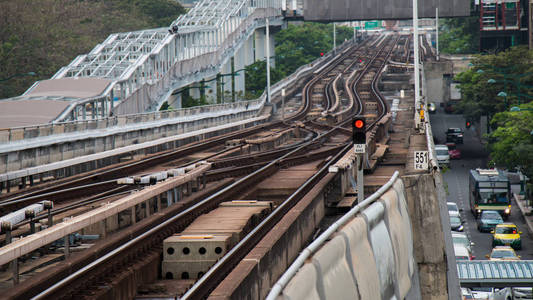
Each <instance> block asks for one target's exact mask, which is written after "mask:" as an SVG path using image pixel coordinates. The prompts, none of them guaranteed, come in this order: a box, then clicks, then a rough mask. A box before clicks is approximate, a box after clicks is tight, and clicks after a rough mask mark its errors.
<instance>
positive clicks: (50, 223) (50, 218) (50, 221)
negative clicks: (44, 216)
mask: <svg viewBox="0 0 533 300" xmlns="http://www.w3.org/2000/svg"><path fill="white" fill-rule="evenodd" d="M52 226H54V216H52V210H51V209H49V210H48V227H52Z"/></svg>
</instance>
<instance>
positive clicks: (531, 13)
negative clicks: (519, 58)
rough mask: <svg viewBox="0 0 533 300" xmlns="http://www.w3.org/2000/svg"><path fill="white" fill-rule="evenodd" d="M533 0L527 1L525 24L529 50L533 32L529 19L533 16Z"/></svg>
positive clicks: (531, 46)
mask: <svg viewBox="0 0 533 300" xmlns="http://www.w3.org/2000/svg"><path fill="white" fill-rule="evenodd" d="M531 4H533V0H529V1H528V8H529V10H528V16H527V26H528V33H529V35H528V44H529V50H531V49H533V33H532V32H531V31H532V30H533V28H532V27H533V25H532V24H531V20H532V18H533V6H532V5H531Z"/></svg>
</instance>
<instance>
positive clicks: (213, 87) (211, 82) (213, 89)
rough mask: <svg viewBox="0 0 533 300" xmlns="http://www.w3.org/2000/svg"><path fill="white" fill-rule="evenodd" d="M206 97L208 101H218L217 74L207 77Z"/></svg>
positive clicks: (213, 102)
mask: <svg viewBox="0 0 533 300" xmlns="http://www.w3.org/2000/svg"><path fill="white" fill-rule="evenodd" d="M205 85H206V88H205V97H206V100H207V102H208V103H212V104H215V103H217V81H216V76H213V77H207V78H205Z"/></svg>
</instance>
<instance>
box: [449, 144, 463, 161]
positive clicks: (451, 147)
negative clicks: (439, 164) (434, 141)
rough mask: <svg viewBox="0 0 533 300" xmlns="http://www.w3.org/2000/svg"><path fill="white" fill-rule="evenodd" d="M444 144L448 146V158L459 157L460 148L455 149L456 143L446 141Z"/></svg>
mask: <svg viewBox="0 0 533 300" xmlns="http://www.w3.org/2000/svg"><path fill="white" fill-rule="evenodd" d="M446 146H448V154H449V155H450V159H460V158H461V150H459V149H457V145H456V144H455V143H446Z"/></svg>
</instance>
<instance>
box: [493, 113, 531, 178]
mask: <svg viewBox="0 0 533 300" xmlns="http://www.w3.org/2000/svg"><path fill="white" fill-rule="evenodd" d="M520 109H521V111H517V112H500V113H497V114H496V115H494V118H493V120H492V122H491V124H492V126H493V127H494V128H496V130H494V131H493V132H492V133H491V134H490V135H489V142H490V144H489V150H490V155H491V158H492V160H493V162H494V163H496V165H499V166H504V167H506V168H508V169H511V170H512V169H514V168H515V167H520V168H521V169H522V171H523V172H524V173H525V174H526V175H527V176H528V177H529V178H533V135H532V134H531V133H532V132H533V103H528V104H523V105H520Z"/></svg>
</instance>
